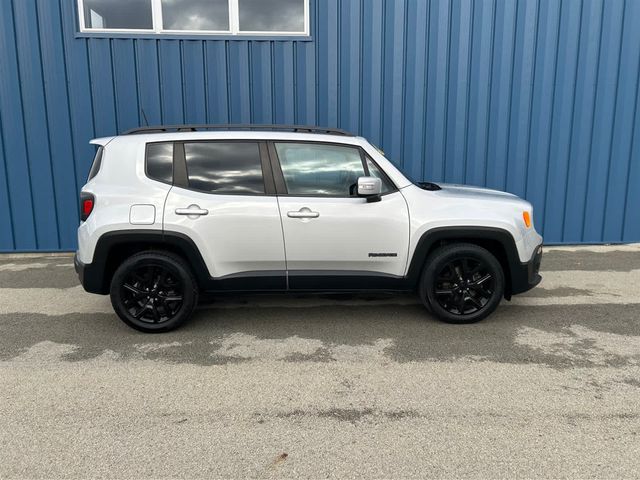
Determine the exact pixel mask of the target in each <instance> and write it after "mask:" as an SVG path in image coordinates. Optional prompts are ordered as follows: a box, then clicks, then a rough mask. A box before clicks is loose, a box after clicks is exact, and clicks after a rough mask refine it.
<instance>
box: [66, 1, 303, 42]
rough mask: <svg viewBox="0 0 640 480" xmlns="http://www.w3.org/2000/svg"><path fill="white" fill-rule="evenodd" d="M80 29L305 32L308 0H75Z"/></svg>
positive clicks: (236, 33)
mask: <svg viewBox="0 0 640 480" xmlns="http://www.w3.org/2000/svg"><path fill="white" fill-rule="evenodd" d="M78 6H79V15H80V31H81V32H114V33H127V32H130V33H166V34H180V33H188V34H225V35H256V34H258V35H273V34H277V35H309V0H78Z"/></svg>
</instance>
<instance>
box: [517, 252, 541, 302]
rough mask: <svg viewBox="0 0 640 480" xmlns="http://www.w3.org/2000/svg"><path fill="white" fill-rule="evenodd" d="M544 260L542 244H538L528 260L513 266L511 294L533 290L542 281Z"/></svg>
mask: <svg viewBox="0 0 640 480" xmlns="http://www.w3.org/2000/svg"><path fill="white" fill-rule="evenodd" d="M541 261H542V244H540V245H538V246H537V247H536V248H535V249H534V251H533V255H532V256H531V259H530V260H529V261H528V262H525V263H521V264H519V265H512V267H511V295H517V294H518V293H523V292H526V291H527V290H531V289H532V288H533V287H535V286H536V285H538V284H539V283H540V280H542V277H541V276H540V273H539V272H540V263H541Z"/></svg>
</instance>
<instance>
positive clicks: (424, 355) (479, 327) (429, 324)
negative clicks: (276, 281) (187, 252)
mask: <svg viewBox="0 0 640 480" xmlns="http://www.w3.org/2000/svg"><path fill="white" fill-rule="evenodd" d="M639 310H640V308H639V307H638V306H636V305H633V306H629V305H553V306H536V307H525V306H517V305H511V304H509V303H508V302H503V305H501V307H500V308H498V310H497V311H496V312H495V313H494V314H493V315H491V316H490V317H489V318H487V319H485V320H484V321H482V322H480V323H477V324H471V325H449V324H445V323H441V322H438V321H437V320H435V319H434V318H433V317H432V316H430V315H429V313H428V312H427V311H426V310H425V309H424V307H422V305H420V304H418V303H416V302H415V300H414V299H412V298H408V297H402V296H399V297H388V296H366V297H350V296H346V297H345V296H338V297H334V296H326V295H325V296H323V297H307V296H305V297H298V298H291V297H250V298H238V299H232V300H229V299H222V300H220V299H214V301H213V302H212V303H209V302H207V303H205V304H204V305H203V306H202V307H201V308H199V309H198V310H197V311H196V313H195V315H194V316H193V318H192V319H191V321H190V322H188V323H187V324H186V325H184V326H183V327H182V328H180V329H178V330H176V331H173V332H169V333H165V334H159V335H151V334H143V333H140V332H137V331H135V330H132V329H130V328H129V327H127V326H125V325H124V324H123V323H122V322H120V321H119V320H118V318H117V317H116V316H115V314H108V313H95V314H79V313H70V314H66V315H41V314H26V313H20V314H15V313H14V314H4V315H0V342H1V344H2V348H1V349H0V359H1V360H5V361H7V360H16V361H17V360H19V359H21V358H24V356H25V355H27V354H28V352H29V350H30V349H31V348H32V347H34V346H36V345H39V344H42V342H49V343H52V344H58V345H64V346H65V348H64V350H63V351H62V353H60V359H62V360H66V361H70V362H78V361H88V360H93V359H98V360H99V359H100V358H101V357H103V356H106V357H108V358H109V359H117V360H121V361H126V360H128V359H148V360H156V361H164V362H170V363H189V364H195V365H224V364H233V363H240V362H251V361H261V360H269V361H282V362H334V361H342V360H366V359H367V358H368V357H374V356H375V357H378V359H382V360H384V361H390V362H400V363H401V362H420V361H456V360H460V359H468V360H469V361H493V362H504V363H518V364H527V363H535V364H544V365H548V366H551V367H553V368H560V369H564V368H573V367H579V366H585V367H590V366H598V365H600V366H618V365H628V364H638V362H639V361H640V357H639V356H638V354H637V352H638V351H640V350H638V349H637V348H636V344H637V342H638V341H639V340H640V336H639V335H640V326H638V323H637V321H636V320H635V319H637V318H638V313H639ZM625 341H626V342H631V343H630V345H629V348H628V349H627V350H624V349H623V350H622V353H620V352H619V351H618V350H616V349H613V348H609V345H611V344H612V343H615V344H620V342H625Z"/></svg>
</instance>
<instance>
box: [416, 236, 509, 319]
mask: <svg viewBox="0 0 640 480" xmlns="http://www.w3.org/2000/svg"><path fill="white" fill-rule="evenodd" d="M419 289H420V297H421V298H422V301H423V303H424V304H425V306H427V308H429V309H430V311H431V312H432V313H433V314H434V315H436V316H437V317H438V318H439V319H440V320H442V321H444V322H448V323H473V322H478V321H480V320H482V319H483V318H485V317H487V316H488V315H489V314H490V313H491V312H493V311H494V310H495V309H496V308H497V307H498V305H499V304H500V300H501V299H502V297H503V295H504V273H503V272H502V267H501V265H500V262H498V260H497V259H496V258H495V257H494V256H493V255H492V254H491V252H489V251H488V250H486V249H485V248H482V247H479V246H478V245H473V244H468V243H458V244H453V245H447V246H444V247H441V248H438V249H437V250H435V251H434V252H433V253H432V254H431V255H429V258H428V259H427V262H426V267H425V269H424V271H423V274H422V279H421V281H420V286H419Z"/></svg>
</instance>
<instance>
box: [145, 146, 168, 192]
mask: <svg viewBox="0 0 640 480" xmlns="http://www.w3.org/2000/svg"><path fill="white" fill-rule="evenodd" d="M145 170H146V173H147V177H149V178H151V179H152V180H157V181H159V182H163V183H168V184H173V142H165V143H149V144H147V152H146V163H145Z"/></svg>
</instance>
